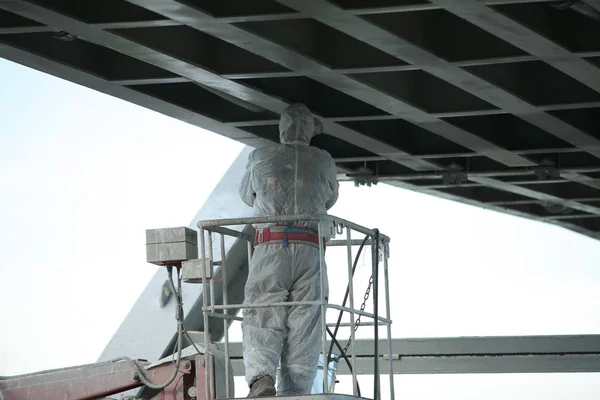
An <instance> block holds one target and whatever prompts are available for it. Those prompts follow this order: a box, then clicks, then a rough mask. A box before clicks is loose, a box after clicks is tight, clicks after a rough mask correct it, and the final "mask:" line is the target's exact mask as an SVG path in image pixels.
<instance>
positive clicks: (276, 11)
mask: <svg viewBox="0 0 600 400" xmlns="http://www.w3.org/2000/svg"><path fill="white" fill-rule="evenodd" d="M395 3H396V4H394V2H391V1H386V2H383V3H381V2H374V3H371V2H368V1H360V0H330V1H325V0H315V1H310V2H305V1H302V0H277V1H275V0H260V1H257V2H256V3H253V4H254V5H253V6H252V7H250V6H247V5H246V6H244V5H243V2H235V1H233V0H227V1H224V2H223V6H222V7H220V8H219V7H217V6H215V4H217V3H214V2H213V3H211V2H204V1H201V0H187V1H175V0H147V1H146V0H144V1H141V0H114V1H111V2H109V3H106V7H108V8H109V9H108V11H106V12H96V15H102V17H97V16H96V15H93V13H92V11H93V10H92V8H93V7H92V5H91V3H90V7H91V8H90V10H91V11H90V10H87V11H86V10H82V9H81V8H78V7H74V6H71V5H69V4H74V3H69V2H53V1H48V0H31V1H20V0H0V56H2V57H4V58H7V59H10V60H13V61H16V62H19V63H21V64H25V65H28V66H31V67H34V68H36V69H39V70H42V71H45V72H49V73H51V74H54V75H58V76H61V77H63V78H65V79H68V80H71V81H75V82H77V83H80V84H83V85H85V86H88V87H92V88H95V89H96V90H101V91H103V92H105V93H108V94H111V95H113V96H116V97H120V98H123V99H126V100H129V101H132V102H135V103H137V104H140V105H142V106H145V107H148V108H151V109H153V110H156V111H159V112H162V113H165V114H169V115H171V116H174V117H176V118H180V119H183V120H186V121H187V122H190V123H193V124H195V125H198V126H200V127H203V128H207V129H210V130H213V131H215V132H217V133H219V134H223V135H226V136H228V137H230V138H232V139H234V140H239V141H241V142H243V143H246V144H248V145H250V146H259V145H262V144H265V143H269V142H272V141H274V140H276V139H277V134H276V124H277V114H278V113H279V112H281V110H282V109H283V108H284V107H285V106H286V105H287V104H289V103H291V102H294V101H304V102H306V103H307V105H308V106H309V107H311V108H313V110H314V111H315V112H316V113H317V114H318V115H319V116H320V117H322V118H323V121H324V126H325V132H326V135H325V136H324V137H322V138H318V139H316V144H317V145H319V146H320V147H322V148H325V149H326V150H328V151H330V152H331V153H332V154H333V155H334V157H335V158H336V159H337V162H338V165H339V166H340V171H346V172H348V171H349V172H352V171H353V170H354V169H356V168H357V167H359V166H362V165H365V164H366V165H367V166H368V167H369V168H371V169H372V170H378V171H379V173H380V174H381V175H382V180H385V181H386V182H391V183H392V184H394V185H396V186H400V187H405V188H409V189H411V190H416V191H420V192H424V193H428V194H432V195H435V196H438V197H443V198H449V199H452V200H456V201H461V202H463V203H467V204H473V205H477V206H483V207H485V208H491V209H495V210H497V211H502V212H505V213H510V214H513V215H519V216H523V217H526V218H532V219H536V220H542V221H548V222H550V223H553V224H557V225H560V226H563V227H566V228H568V229H572V230H575V231H577V232H581V233H583V234H585V235H588V236H591V237H598V235H599V233H600V207H596V206H597V205H598V203H594V200H593V199H597V198H600V193H598V190H599V189H600V182H599V181H598V179H597V178H600V174H598V172H597V171H595V170H594V168H597V167H598V166H600V160H599V157H600V139H599V138H598V135H597V133H596V132H595V131H594V128H595V126H597V125H594V124H598V119H597V117H595V118H596V119H594V117H592V115H593V114H594V112H598V113H600V95H599V94H598V93H599V92H600V68H598V67H597V65H598V60H599V59H600V42H598V40H596V41H595V42H594V39H593V38H591V39H589V40H587V42H585V43H584V44H581V43H579V42H578V43H577V45H573V41H572V38H571V39H569V38H567V39H569V40H571V42H569V41H568V40H567V39H565V37H566V36H565V35H567V33H565V32H567V31H569V29H571V30H572V26H571V27H569V26H565V27H564V31H563V30H558V33H557V34H556V37H553V38H549V37H548V35H547V34H546V33H544V32H538V31H539V29H541V28H539V26H538V25H535V24H534V25H532V24H531V23H530V21H529V20H528V19H527V18H526V17H528V14H527V13H528V12H530V11H528V10H529V9H527V7H529V8H530V9H531V10H534V11H535V10H537V11H539V10H541V11H542V13H541V14H544V15H546V14H545V13H546V11H545V10H551V11H547V13H548V15H547V18H548V21H547V22H546V23H547V25H549V26H550V25H551V26H556V21H559V20H562V19H561V18H563V14H560V11H557V10H555V9H553V8H552V5H551V4H547V3H551V2H550V1H542V0H527V1H521V0H520V1H513V0H487V1H476V0H457V1H455V0H433V1H430V2H428V3H423V2H418V1H414V2H410V1H397V2H395ZM587 3H588V4H589V2H587ZM382 4H383V5H382ZM594 4H595V3H594V2H592V4H591V6H594ZM106 7H105V8H106ZM532 7H533V8H532ZM506 10H508V11H506ZM522 10H524V11H522ZM568 13H570V14H568ZM573 13H574V11H572V10H566V11H564V18H567V19H568V18H570V19H569V20H568V21H571V22H572V21H573V18H574V17H573V15H572V14H573ZM538 14H539V13H538ZM409 17H410V18H411V19H415V18H416V19H420V21H421V22H420V23H422V24H423V25H422V26H421V28H422V32H420V36H419V35H417V36H415V35H412V36H411V34H407V33H406V32H402V31H398V30H396V28H395V27H394V26H391V25H390V21H391V22H394V21H396V19H398V18H400V19H401V18H409ZM540 18H546V17H540ZM552 18H554V19H556V21H555V20H553V19H552ZM580 18H583V19H585V18H586V17H584V16H580ZM440 21H441V22H442V24H441V25H442V27H441V28H440V27H439V26H436V25H434V24H433V22H437V23H438V25H439V24H440ZM534 22H535V21H534ZM593 23H597V22H595V21H593V22H590V21H588V22H585V21H584V22H583V23H582V26H584V25H585V26H587V27H584V28H585V29H588V30H590V29H595V28H594V27H593V26H592V27H591V28H590V27H589V26H591V25H590V24H593ZM428 24H429V25H428ZM553 24H554V25H553ZM586 24H587V25H586ZM285 25H289V26H291V27H292V28H293V29H297V30H298V32H297V34H296V35H292V34H290V33H289V32H288V31H286V28H285ZM392 25H394V24H392ZM396 25H398V24H396ZM584 28H582V29H584ZM536 29H537V30H536ZM599 29H600V28H599ZM57 31H64V32H68V33H70V34H72V35H75V36H77V39H75V42H79V44H77V45H69V42H64V44H63V45H60V43H59V44H56V45H50V46H46V47H45V48H41V46H43V43H46V42H44V40H46V38H48V37H50V36H51V35H53V33H55V32H57ZM455 32H456V33H455ZM461 32H462V34H464V33H465V32H467V33H470V35H471V37H475V36H476V37H477V40H481V43H482V45H481V46H483V45H486V46H487V49H491V50H486V51H483V50H481V49H480V48H479V47H481V46H479V45H478V44H477V41H473V42H472V43H462V44H460V46H459V45H456V44H453V43H454V42H458V41H459V40H460V39H461V36H460V35H461ZM304 34H306V35H305V36H306V37H307V39H301V40H300V39H298V36H302V35H304ZM311 35H312V36H311ZM453 35H454V36H456V37H453ZM561 35H562V36H561ZM567 36H568V35H567ZM592 36H593V35H592ZM156 37H164V40H163V39H161V40H157V39H155V38H156ZM328 37H330V38H332V39H327V38H328ZM444 37H446V39H444V40H446V41H445V42H444V41H443V40H442V39H443V38H444ZM447 37H450V39H447ZM153 38H154V39H153ZM211 38H212V39H211ZM215 38H216V39H215ZM462 38H463V39H464V36H463V37H462ZM186 40H188V41H189V43H195V44H196V45H197V46H198V48H202V47H203V46H205V47H207V48H210V49H212V50H211V51H212V52H213V53H212V54H213V55H214V57H204V58H199V56H197V55H195V54H193V53H194V51H193V50H189V49H193V47H194V46H187V47H188V50H187V52H185V51H184V52H182V51H181V50H180V49H179V48H178V47H177V46H176V45H175V44H174V43H176V42H178V41H186ZM215 40H216V41H215ZM565 40H566V41H565ZM581 40H583V39H581ZM194 41H196V42H194ZM321 41H322V42H324V43H325V44H323V45H322V46H332V45H335V46H332V47H330V48H327V49H325V50H324V49H322V48H319V46H320V45H319V42H321ZM453 41H454V42H453ZM559 42H560V43H561V44H560V45H559V44H558V43H559ZM36 43H42V44H36ZM440 43H442V44H444V43H445V48H443V47H444V46H442V47H441V45H440ZM209 45H210V46H209ZM61 46H62V47H61ZM478 46H479V47H478ZM471 47H472V49H471ZM336 48H339V50H338V51H336V50H335V49H336ZM448 48H450V50H448ZM103 49H105V50H103ZM465 49H467V50H465ZM353 52H356V53H359V54H363V52H364V57H362V58H363V59H362V60H357V59H356V57H355V58H352V57H351V53H353ZM327 53H333V54H334V55H335V57H336V58H335V59H334V58H332V56H329V55H328V54H327ZM220 54H223V55H222V56H220ZM83 56H87V57H92V58H94V57H98V59H99V60H103V61H100V62H99V63H96V64H95V65H90V64H89V63H88V64H85V63H81V62H79V61H77V60H74V59H73V58H74V57H80V58H83ZM102 57H103V58H102ZM219 57H221V58H223V60H221V61H213V60H212V58H215V59H218V58H219ZM236 57H237V58H236ZM365 59H366V60H365ZM136 63H137V64H136ZM219 63H220V64H219ZM97 65H99V66H97ZM232 65H233V66H235V67H232ZM136 67H138V68H136ZM95 68H96V69H95ZM119 68H121V69H119ZM128 68H129V69H131V70H132V71H135V72H133V73H130V72H129V71H127V69H128ZM519 68H524V69H523V70H527V71H530V72H531V71H534V72H539V74H541V75H543V76H548V77H554V76H558V78H557V79H558V80H561V79H562V80H564V81H565V82H567V83H564V85H566V86H564V85H563V86H557V88H556V90H554V91H550V92H549V96H547V97H548V99H547V101H546V99H543V100H544V101H541V100H540V95H539V94H536V91H538V92H539V91H540V90H542V89H540V88H539V87H536V86H535V85H533V84H531V86H528V85H529V83H528V82H519V83H518V84H514V85H511V83H510V82H509V84H507V83H506V79H505V76H512V75H510V74H511V73H512V74H514V73H515V72H514V71H515V70H516V71H517V72H522V71H523V70H521V69H519ZM527 68H529V69H527ZM532 68H533V69H532ZM115 71H117V72H118V71H125V72H123V73H121V72H119V73H117V72H115ZM490 71H491V72H490ZM511 71H512V72H511ZM406 74H411V75H406ZM556 74H559V75H556ZM406 77H408V78H406ZM407 79H408V80H407ZM411 79H412V81H419V82H420V83H419V84H418V85H417V84H415V86H414V87H413V88H408V89H406V85H407V82H411ZM503 79H504V80H503ZM395 80H398V81H399V82H401V84H400V86H398V87H395V86H394V84H393V82H394V81H395ZM419 85H420V86H419ZM569 85H571V86H569ZM396 86H397V85H396ZM403 86H404V87H403ZM289 87H300V89H298V90H296V91H294V90H290V89H289ZM569 88H570V89H569ZM418 92H423V93H424V94H423V95H421V96H419V95H418ZM565 93H571V94H572V95H565ZM207 96H208V97H207ZM210 96H217V97H218V99H219V101H220V102H222V103H219V104H220V106H221V107H222V108H224V111H223V112H220V113H219V112H218V111H215V110H213V109H211V107H210V106H209V105H210V104H211V103H212V102H211V101H206V99H207V98H209V97H210ZM318 97H323V98H324V99H325V100H324V101H325V102H330V103H332V104H333V103H335V102H336V101H337V102H340V103H343V104H341V105H340V107H339V108H338V109H335V107H329V106H325V105H323V104H322V103H319V101H317V100H315V98H318ZM439 97H441V98H442V100H439V101H433V100H430V99H433V98H439ZM446 97H447V98H446ZM215 98H216V97H215ZM311 103H314V104H311ZM215 107H216V106H215ZM229 107H231V108H229ZM239 110H242V111H239ZM248 110H252V111H248ZM344 110H348V111H347V112H345V111H344ZM586 112H587V114H586ZM229 114H231V115H232V116H231V117H229ZM582 121H583V123H582ZM586 121H587V122H586ZM503 124H506V125H503ZM586 124H587V125H586ZM494 126H502V129H505V130H506V134H505V135H501V134H500V133H498V131H494ZM490 131H494V132H491V133H490ZM547 160H550V161H552V162H554V163H555V165H554V167H556V168H558V169H559V170H561V171H560V179H545V180H540V177H539V176H538V175H536V174H535V173H534V172H531V171H534V170H535V169H536V168H537V167H539V166H540V163H541V162H542V161H547ZM451 164H455V165H458V167H459V168H462V169H463V171H464V172H466V173H467V175H466V178H467V179H468V181H469V183H466V184H464V185H462V186H452V185H450V184H448V183H447V182H445V181H444V180H443V177H444V173H446V172H447V171H446V169H447V168H448V167H449V166H450V165H451ZM522 168H529V169H530V173H527V174H522V175H520V176H519V177H518V178H516V177H512V178H511V175H514V174H515V171H516V170H519V169H522ZM490 170H494V171H498V175H496V176H484V175H485V173H486V171H490ZM586 171H592V172H586ZM419 172H422V173H423V174H425V175H427V174H436V176H435V177H433V178H432V179H430V180H428V179H427V178H417V179H414V180H413V179H409V178H407V176H409V175H411V174H413V173H419ZM503 172H505V174H502V173H503ZM384 176H388V177H393V176H398V177H399V178H398V180H397V181H393V182H392V181H390V178H384ZM400 177H402V178H400ZM519 202H520V203H519ZM548 205H551V206H555V207H557V208H558V209H561V210H562V211H560V212H558V213H556V214H552V213H551V212H545V211H544V212H540V211H539V208H542V207H546V206H548Z"/></svg>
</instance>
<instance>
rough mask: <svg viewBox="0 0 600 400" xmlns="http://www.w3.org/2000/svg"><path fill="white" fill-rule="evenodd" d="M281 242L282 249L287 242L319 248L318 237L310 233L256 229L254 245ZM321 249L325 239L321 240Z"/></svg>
mask: <svg viewBox="0 0 600 400" xmlns="http://www.w3.org/2000/svg"><path fill="white" fill-rule="evenodd" d="M273 241H277V242H279V241H280V242H282V243H283V247H287V243H288V242H289V241H292V242H308V243H311V244H314V245H316V246H317V247H318V246H319V236H318V235H313V234H311V233H298V232H273V231H272V230H271V229H269V228H264V229H257V230H256V232H255V233H254V245H255V246H258V245H260V244H264V243H268V242H273ZM323 247H325V239H323Z"/></svg>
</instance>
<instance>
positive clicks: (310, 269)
mask: <svg viewBox="0 0 600 400" xmlns="http://www.w3.org/2000/svg"><path fill="white" fill-rule="evenodd" d="M315 124H319V125H320V121H318V120H317V119H315V118H314V117H313V115H312V114H311V112H310V110H309V109H308V108H307V107H306V106H304V105H302V104H294V105H291V106H289V107H288V108H286V109H285V110H284V112H283V114H282V116H281V120H280V123H279V132H280V140H281V143H282V144H281V145H273V146H269V147H264V148H259V149H256V150H254V151H253V152H252V153H250V156H249V160H248V166H247V169H246V173H245V175H244V177H243V179H242V182H241V185H240V196H241V197H242V199H243V200H244V202H245V203H246V204H248V205H249V206H251V207H254V209H255V212H256V214H257V215H265V216H272V215H299V214H326V212H327V210H328V209H329V208H331V207H332V206H333V205H334V204H335V202H336V201H337V197H338V188H339V184H338V182H337V179H336V175H337V172H336V167H335V162H334V161H333V158H332V157H331V156H330V155H329V153H327V152H326V151H323V150H320V149H318V148H316V147H311V146H309V143H310V139H311V138H312V136H313V135H314V133H315ZM265 226H267V225H262V226H261V227H265ZM290 227H291V226H290ZM293 228H295V229H298V228H299V229H307V230H308V231H310V230H313V232H314V233H316V230H317V223H315V222H308V221H305V222H300V223H297V224H296V223H295V224H293ZM249 268H250V271H249V274H248V281H247V283H246V288H245V302H246V303H266V302H283V301H314V300H320V298H321V292H320V286H321V284H320V283H321V279H320V273H319V249H318V247H316V246H311V245H308V244H302V243H290V244H289V245H287V247H284V246H282V244H281V243H271V244H268V243H265V244H261V245H258V246H256V249H255V251H254V255H253V257H252V260H251V262H250V267H249ZM326 281H327V279H326ZM324 290H325V295H326V296H327V295H328V287H325V288H324ZM242 331H243V337H244V339H243V342H244V343H243V345H244V346H243V353H244V365H245V368H246V380H247V382H248V384H249V385H251V384H252V383H253V382H254V381H256V380H258V379H260V378H262V377H263V376H265V375H269V376H271V377H272V378H273V379H275V378H276V372H277V366H278V364H279V362H280V361H281V370H280V373H279V376H277V393H278V395H295V394H310V392H311V387H312V383H313V380H314V378H315V375H316V371H317V362H318V358H319V353H320V351H319V350H320V346H321V307H320V306H293V307H272V308H256V309H246V310H244V320H243V322H242Z"/></svg>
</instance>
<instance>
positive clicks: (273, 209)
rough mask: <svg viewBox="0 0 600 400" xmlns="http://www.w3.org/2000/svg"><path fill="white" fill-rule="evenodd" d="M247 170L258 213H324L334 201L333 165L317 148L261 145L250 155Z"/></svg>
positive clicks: (326, 154) (334, 173)
mask: <svg viewBox="0 0 600 400" xmlns="http://www.w3.org/2000/svg"><path fill="white" fill-rule="evenodd" d="M248 169H249V172H250V181H251V185H252V189H253V192H254V193H255V194H256V198H255V199H254V208H255V210H256V211H257V213H258V214H259V215H299V214H325V213H326V212H327V208H329V207H330V206H331V205H333V204H332V203H333V202H335V198H334V196H337V187H336V185H337V182H336V169H335V164H334V162H333V159H332V158H331V156H330V155H329V154H328V153H327V152H325V151H323V150H320V149H317V148H316V147H312V146H307V145H300V144H297V145H276V146H269V147H264V148H260V149H257V150H255V151H253V152H252V153H251V154H250V158H249V164H248ZM244 200H246V199H244Z"/></svg>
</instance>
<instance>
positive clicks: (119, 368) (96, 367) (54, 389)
mask: <svg viewBox="0 0 600 400" xmlns="http://www.w3.org/2000/svg"><path fill="white" fill-rule="evenodd" d="M135 362H136V363H137V365H139V367H140V369H141V370H142V371H143V372H144V375H145V376H146V378H147V379H148V380H149V381H150V382H152V383H155V384H161V383H163V382H166V381H167V380H168V379H169V378H170V377H171V375H172V374H173V371H174V368H175V365H174V363H170V362H168V363H163V364H161V365H157V366H154V367H151V368H148V369H145V367H147V366H148V365H150V363H148V362H147V361H135ZM204 374H205V365H204V356H203V355H195V356H193V357H190V358H186V359H182V361H181V365H180V367H179V372H177V376H176V378H175V380H174V381H173V382H172V383H171V384H170V385H169V386H167V387H166V388H165V389H163V390H161V391H160V392H158V393H157V394H155V395H154V396H155V397H153V398H155V399H161V400H188V399H197V400H201V399H203V398H204V393H205V388H204V382H205V377H204ZM140 386H143V383H142V382H141V381H140V379H139V376H138V372H137V370H136V368H135V367H134V365H133V362H132V361H131V360H119V361H114V362H103V363H96V364H88V365H81V366H78V367H70V368H63V369H56V370H50V371H43V372H36V373H33V374H26V375H19V376H13V377H7V378H2V379H0V400H59V399H60V400H91V399H98V398H102V397H103V396H110V395H113V394H117V393H120V392H124V391H127V390H129V389H135V388H137V387H140Z"/></svg>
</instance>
